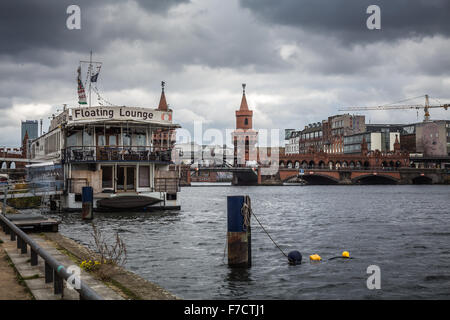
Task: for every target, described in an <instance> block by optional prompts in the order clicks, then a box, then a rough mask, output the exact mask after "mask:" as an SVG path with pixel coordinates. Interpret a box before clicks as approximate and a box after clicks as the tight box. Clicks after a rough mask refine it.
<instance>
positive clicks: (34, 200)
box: [6, 196, 41, 209]
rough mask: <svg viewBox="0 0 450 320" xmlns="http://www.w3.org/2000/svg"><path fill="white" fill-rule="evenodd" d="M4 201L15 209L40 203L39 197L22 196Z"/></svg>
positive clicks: (35, 205)
mask: <svg viewBox="0 0 450 320" xmlns="http://www.w3.org/2000/svg"><path fill="white" fill-rule="evenodd" d="M6 203H7V204H8V205H9V206H11V207H14V208H16V209H24V208H37V207H39V206H40V205H41V197H39V196H34V197H23V198H11V199H8V200H7V201H6Z"/></svg>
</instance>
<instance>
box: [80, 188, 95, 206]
mask: <svg viewBox="0 0 450 320" xmlns="http://www.w3.org/2000/svg"><path fill="white" fill-rule="evenodd" d="M81 201H82V202H83V203H86V202H93V201H94V190H93V189H92V187H83V188H82V191H81Z"/></svg>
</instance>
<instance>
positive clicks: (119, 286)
mask: <svg viewBox="0 0 450 320" xmlns="http://www.w3.org/2000/svg"><path fill="white" fill-rule="evenodd" d="M105 283H106V284H107V285H109V286H111V285H112V286H114V287H116V288H117V289H119V290H120V291H122V293H123V294H125V295H126V296H127V298H128V299H130V300H142V298H141V297H140V296H139V295H137V294H136V293H134V292H133V291H131V290H130V289H128V288H127V287H125V286H124V285H123V284H121V283H120V282H118V281H116V280H114V279H109V280H108V281H107V282H105Z"/></svg>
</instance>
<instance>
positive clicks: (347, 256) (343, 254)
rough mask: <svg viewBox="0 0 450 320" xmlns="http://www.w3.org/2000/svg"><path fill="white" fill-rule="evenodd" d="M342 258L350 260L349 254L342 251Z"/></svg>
mask: <svg viewBox="0 0 450 320" xmlns="http://www.w3.org/2000/svg"><path fill="white" fill-rule="evenodd" d="M342 257H344V258H350V253H348V251H344V252H342Z"/></svg>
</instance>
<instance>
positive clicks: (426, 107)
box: [339, 94, 450, 122]
mask: <svg viewBox="0 0 450 320" xmlns="http://www.w3.org/2000/svg"><path fill="white" fill-rule="evenodd" d="M422 97H425V105H421V104H415V105H392V104H391V105H382V106H375V107H348V108H342V109H339V111H363V110H398V109H417V110H419V109H423V111H424V120H423V121H424V122H426V121H430V112H429V109H431V108H444V109H445V110H447V109H448V108H449V107H450V104H448V103H447V104H441V105H434V106H432V105H430V101H429V97H428V95H427V94H426V95H424V96H419V97H415V98H410V99H406V100H402V101H399V102H403V101H408V100H412V99H417V98H422ZM397 103H398V102H397Z"/></svg>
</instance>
